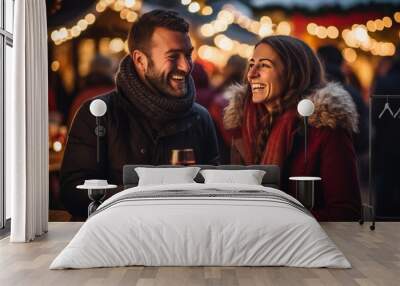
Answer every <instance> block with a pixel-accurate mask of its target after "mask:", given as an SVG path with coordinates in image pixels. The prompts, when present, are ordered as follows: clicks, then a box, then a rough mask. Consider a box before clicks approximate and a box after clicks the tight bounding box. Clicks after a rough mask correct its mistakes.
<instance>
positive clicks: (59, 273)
mask: <svg viewBox="0 0 400 286" xmlns="http://www.w3.org/2000/svg"><path fill="white" fill-rule="evenodd" d="M80 226H81V223H72V222H69V223H57V222H55V223H50V227H49V233H48V234H47V235H45V236H43V237H42V238H40V239H37V240H35V241H34V242H32V243H26V244H25V243H21V244H17V243H13V244H11V243H9V239H8V238H5V239H3V240H1V241H0V285H1V286H6V285H7V286H8V285H12V286H17V285H32V286H33V285H52V286H56V285H57V286H59V285H60V286H61V285H68V286H75V285H96V286H97V285H137V286H139V285H140V286H148V285H149V286H150V285H167V286H178V285H227V286H232V285H249V286H250V285H251V286H252V285H255V286H261V285H290V286H292V285H346V286H351V285H362V286H364V285H365V286H370V285H382V286H390V285H400V223H397V222H384V223H383V222H382V223H378V224H377V228H376V230H375V231H370V230H369V224H365V225H363V226H360V225H358V224H357V223H324V224H323V227H324V229H325V230H326V231H327V233H328V234H329V236H330V237H331V238H332V240H333V241H335V243H336V244H337V245H338V247H339V248H340V249H341V250H342V251H343V252H344V254H345V256H346V257H347V258H348V259H349V260H350V262H351V263H352V265H353V268H352V269H348V270H342V269H305V268H290V267H122V268H101V269H86V270H48V267H49V265H50V263H51V261H52V260H53V259H54V258H55V256H56V255H57V254H58V253H59V252H60V251H61V250H62V248H63V247H64V246H65V245H66V244H67V242H68V241H69V240H70V239H71V238H72V236H73V235H74V234H75V233H76V231H77V230H78V229H79V227H80Z"/></svg>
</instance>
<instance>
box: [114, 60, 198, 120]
mask: <svg viewBox="0 0 400 286" xmlns="http://www.w3.org/2000/svg"><path fill="white" fill-rule="evenodd" d="M188 79H189V80H188V83H187V85H188V86H187V93H186V94H185V95H184V96H182V97H175V96H171V95H167V94H161V93H154V92H153V91H152V90H150V89H149V88H148V87H147V86H146V85H145V84H144V83H143V82H142V81H141V79H140V78H139V75H138V74H137V72H136V69H135V67H134V65H133V61H132V58H131V56H130V55H127V56H126V57H125V58H124V59H123V60H122V61H121V63H120V66H119V70H118V73H117V76H116V84H117V87H118V89H119V90H120V91H121V92H122V95H123V96H125V97H126V98H127V99H128V101H129V102H130V103H132V104H133V105H134V106H135V107H136V108H137V109H138V110H139V111H140V112H141V113H142V114H143V115H144V116H145V117H147V118H149V119H151V120H155V121H158V122H165V121H170V120H173V119H177V118H179V117H182V116H184V115H185V114H186V113H187V112H188V111H190V109H191V108H192V106H193V102H194V98H195V88H194V82H193V79H192V77H191V76H189V77H188Z"/></svg>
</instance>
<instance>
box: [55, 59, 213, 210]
mask: <svg viewBox="0 0 400 286" xmlns="http://www.w3.org/2000/svg"><path fill="white" fill-rule="evenodd" d="M116 83H117V90H114V91H112V92H110V93H108V94H105V95H103V96H100V97H97V98H99V99H102V100H104V101H105V102H106V104H107V113H106V114H105V115H104V116H103V117H102V118H101V125H103V126H104V127H105V128H106V134H105V136H104V137H101V139H100V159H101V161H100V163H97V162H96V146H97V145H96V135H95V128H96V120H95V117H94V116H93V115H91V113H90V111H89V105H90V103H91V102H90V101H88V102H86V103H85V104H84V105H83V106H82V107H81V109H80V110H79V111H78V113H77V115H76V117H75V119H74V122H73V124H72V127H71V130H70V133H69V136H68V143H67V146H66V150H65V154H64V159H63V163H62V168H61V196H62V201H63V203H64V205H65V207H66V208H67V210H68V211H69V212H70V213H71V214H73V215H74V216H80V217H85V216H86V213H87V206H88V203H89V199H88V198H87V194H86V193H85V192H84V191H77V190H76V186H77V185H79V184H81V183H83V181H84V180H86V179H107V180H108V182H109V183H110V184H117V185H121V184H122V168H123V166H124V165H125V164H152V165H160V164H170V159H171V158H170V157H171V150H172V149H187V148H192V149H193V150H194V153H195V159H196V163H197V164H217V163H219V155H218V147H217V142H216V135H215V129H214V125H213V122H212V119H211V117H210V115H209V114H208V112H207V110H206V109H204V108H203V107H201V106H200V105H198V104H196V103H194V97H195V91H194V86H193V80H192V79H191V77H190V80H189V84H188V92H187V94H186V95H185V96H183V97H181V98H178V97H172V96H167V95H162V94H154V93H152V92H151V91H150V90H149V89H148V88H147V87H146V86H145V85H144V83H142V82H141V81H140V80H139V78H138V75H137V73H136V71H135V69H134V67H133V63H132V60H131V59H130V57H127V58H125V59H124V60H123V61H122V62H121V66H120V71H119V73H118V75H117V81H116Z"/></svg>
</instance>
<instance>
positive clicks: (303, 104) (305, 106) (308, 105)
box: [297, 99, 314, 116]
mask: <svg viewBox="0 0 400 286" xmlns="http://www.w3.org/2000/svg"><path fill="white" fill-rule="evenodd" d="M297 111H298V112H299V114H300V115H301V116H311V115H312V114H313V113H314V103H313V102H312V101H311V100H309V99H303V100H301V101H300V102H299V104H298V105H297Z"/></svg>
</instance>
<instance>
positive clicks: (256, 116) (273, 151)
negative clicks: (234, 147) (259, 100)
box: [242, 102, 299, 168]
mask: <svg viewBox="0 0 400 286" xmlns="http://www.w3.org/2000/svg"><path fill="white" fill-rule="evenodd" d="M261 108H265V107H264V106H263V105H261V104H254V103H252V102H247V104H246V105H245V109H244V114H243V125H242V137H243V142H244V147H245V158H244V159H245V162H246V164H275V165H278V166H280V167H281V168H282V167H283V163H284V161H285V159H286V157H287V156H288V155H289V152H290V150H291V148H292V144H293V134H294V132H295V131H296V128H297V123H298V120H299V119H298V116H297V111H296V109H295V108H292V109H289V110H286V111H285V112H284V113H282V114H281V115H279V116H278V117H277V118H276V119H275V121H274V122H273V126H272V129H271V131H270V133H269V135H268V139H267V144H266V146H265V149H264V151H263V154H262V156H261V160H260V162H255V153H256V138H257V134H258V133H259V132H261V130H262V128H267V127H265V126H261V124H260V121H261V119H260V117H261V114H262V111H261Z"/></svg>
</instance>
